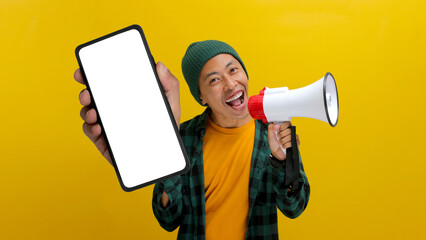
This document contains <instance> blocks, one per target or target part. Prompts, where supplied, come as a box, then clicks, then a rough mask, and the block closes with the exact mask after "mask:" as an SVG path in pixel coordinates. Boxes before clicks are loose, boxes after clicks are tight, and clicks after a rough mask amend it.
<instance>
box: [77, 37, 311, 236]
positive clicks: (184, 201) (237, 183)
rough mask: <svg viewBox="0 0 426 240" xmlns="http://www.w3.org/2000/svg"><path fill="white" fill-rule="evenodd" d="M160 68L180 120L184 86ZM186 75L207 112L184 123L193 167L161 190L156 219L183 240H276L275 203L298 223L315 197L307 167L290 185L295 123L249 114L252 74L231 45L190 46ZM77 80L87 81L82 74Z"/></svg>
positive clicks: (95, 137)
mask: <svg viewBox="0 0 426 240" xmlns="http://www.w3.org/2000/svg"><path fill="white" fill-rule="evenodd" d="M157 71H158V74H159V78H160V81H161V82H162V84H163V87H164V89H165V92H166V95H167V97H168V100H169V102H170V104H171V106H172V111H173V114H174V116H175V119H176V122H177V123H179V121H180V103H179V89H178V86H179V83H178V81H177V79H176V78H174V77H173V75H171V73H170V72H169V71H168V70H167V69H166V68H165V67H164V65H163V64H162V63H158V64H157ZM182 71H183V74H184V77H185V80H186V82H187V83H188V86H189V88H190V90H191V93H192V95H193V96H194V98H195V100H196V101H197V102H198V103H200V104H202V105H204V106H207V108H206V110H205V111H204V113H202V114H201V115H199V116H196V117H194V118H193V119H191V120H189V121H187V122H185V123H182V124H181V125H180V133H181V136H182V140H183V142H184V145H185V150H186V152H187V154H188V157H189V159H190V163H191V169H190V171H189V172H188V173H186V174H184V175H181V176H177V177H173V178H170V179H168V180H165V181H163V182H160V183H157V184H156V185H155V187H154V192H153V201H152V207H153V211H154V215H155V216H156V218H157V220H158V221H159V223H160V225H161V226H162V227H163V228H164V229H166V230H168V231H173V230H174V229H176V228H177V227H180V229H179V233H178V239H206V238H207V239H209V240H210V239H278V226H277V206H278V208H279V209H280V211H281V212H282V213H283V214H285V215H286V216H287V217H290V218H295V217H297V216H299V215H300V214H301V213H302V212H303V211H304V209H305V208H306V206H307V203H308V200H309V194H310V187H309V183H308V180H307V178H306V175H305V173H304V171H303V167H301V169H300V178H299V179H298V182H299V184H298V185H299V186H298V188H297V189H293V188H292V186H285V184H284V178H285V159H286V156H285V154H284V153H283V151H282V150H281V148H280V146H283V147H284V148H288V147H291V137H290V136H291V130H290V129H289V126H290V123H289V122H286V123H284V124H282V125H281V126H280V125H274V124H270V125H269V126H266V125H265V124H263V123H262V122H260V121H254V120H253V119H252V118H251V117H250V115H249V113H248V109H247V102H248V75H247V71H246V69H245V66H244V64H243V62H242V60H241V58H240V57H239V55H238V54H237V52H236V51H235V50H234V49H233V48H232V47H231V46H229V45H228V44H226V43H223V42H220V41H214V40H209V41H203V42H196V43H193V44H191V45H190V46H189V47H188V49H187V51H186V53H185V56H184V58H183V60H182ZM75 78H76V80H77V81H79V82H82V80H81V76H80V75H79V72H78V71H77V72H76V75H75ZM80 102H81V103H82V104H83V105H85V106H86V107H83V109H82V111H81V115H82V118H83V120H85V121H86V123H85V124H84V126H83V129H84V132H85V133H86V135H88V136H89V138H90V139H91V140H92V141H93V142H95V145H96V146H97V147H98V149H99V150H100V151H101V153H103V155H104V156H105V158H107V160H109V161H110V158H109V155H108V151H107V150H106V147H105V143H104V140H103V138H102V137H101V135H100V128H99V126H97V125H96V124H95V122H96V112H95V111H94V110H93V109H89V108H88V107H87V105H88V104H89V103H90V97H89V96H88V94H87V92H86V91H83V92H82V93H81V94H80ZM275 131H278V138H279V139H280V140H279V141H278V140H277V137H276V136H275ZM271 163H274V164H271Z"/></svg>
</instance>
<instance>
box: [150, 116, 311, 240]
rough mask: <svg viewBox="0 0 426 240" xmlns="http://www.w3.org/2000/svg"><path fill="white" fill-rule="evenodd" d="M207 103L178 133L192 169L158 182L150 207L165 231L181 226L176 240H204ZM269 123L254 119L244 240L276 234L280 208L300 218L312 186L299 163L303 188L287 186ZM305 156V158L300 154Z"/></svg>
mask: <svg viewBox="0 0 426 240" xmlns="http://www.w3.org/2000/svg"><path fill="white" fill-rule="evenodd" d="M210 111H211V110H210V109H209V108H207V109H206V111H204V113H203V114H201V115H199V116H197V117H195V118H193V119H192V120H189V121H187V122H185V123H182V124H181V126H180V133H181V136H182V140H183V143H184V145H185V150H186V151H187V154H188V157H189V159H190V162H191V170H190V171H189V172H188V173H186V174H184V175H181V176H177V177H174V178H170V179H168V180H166V181H164V182H160V183H157V184H156V185H155V187H154V192H153V199H152V208H153V211H154V215H155V217H156V218H157V220H158V222H159V223H160V225H161V226H162V227H163V228H164V229H166V230H167V231H173V230H175V229H176V228H177V227H180V228H179V233H178V239H205V233H206V231H205V228H206V220H205V192H204V166H203V154H202V146H203V141H202V139H203V137H204V134H205V131H206V128H205V126H206V122H207V118H208V114H209V112H210ZM270 153H271V151H270V149H269V144H268V128H267V125H265V124H263V123H262V122H261V121H256V133H255V142H254V147H253V155H252V163H251V170H250V183H249V187H250V189H249V196H247V197H249V215H248V226H247V233H246V239H256V240H257V239H278V224H277V207H278V209H279V210H280V211H281V212H282V213H283V214H284V215H285V216H287V217H289V218H296V217H298V216H299V215H300V214H301V213H302V212H303V211H304V210H305V208H306V206H307V204H308V201H309V195H310V187H309V183H308V179H307V177H306V175H305V172H304V170H303V165H302V163H300V166H301V169H300V177H299V183H300V184H299V188H298V189H295V190H293V191H289V189H288V188H286V187H285V186H284V178H285V168H283V169H279V168H276V167H273V166H271V164H270V160H269V154H270ZM300 159H301V158H300ZM163 191H166V193H167V194H168V195H169V198H170V202H169V205H168V206H167V207H166V208H163V207H162V206H161V202H160V199H161V195H162V193H163Z"/></svg>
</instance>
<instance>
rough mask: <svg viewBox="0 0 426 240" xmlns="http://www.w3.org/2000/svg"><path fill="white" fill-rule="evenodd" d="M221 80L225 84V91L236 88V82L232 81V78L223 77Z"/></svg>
mask: <svg viewBox="0 0 426 240" xmlns="http://www.w3.org/2000/svg"><path fill="white" fill-rule="evenodd" d="M223 80H224V82H225V84H224V89H225V91H229V90H234V88H235V87H236V86H237V81H235V79H233V78H232V77H223Z"/></svg>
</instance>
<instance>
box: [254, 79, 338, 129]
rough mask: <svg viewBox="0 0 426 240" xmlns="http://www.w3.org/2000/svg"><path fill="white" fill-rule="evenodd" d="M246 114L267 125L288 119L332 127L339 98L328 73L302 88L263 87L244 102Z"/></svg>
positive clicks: (336, 115)
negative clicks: (306, 120) (299, 119)
mask: <svg viewBox="0 0 426 240" xmlns="http://www.w3.org/2000/svg"><path fill="white" fill-rule="evenodd" d="M248 109H249V112H250V115H251V116H252V117H253V118H254V119H262V121H263V122H264V123H267V122H275V123H278V122H284V121H290V120H291V118H292V117H307V118H315V119H318V120H321V121H324V122H326V123H329V124H330V125H331V126H333V127H335V126H336V124H337V120H338V119H339V98H338V95H337V87H336V81H335V80H334V77H333V75H331V73H326V74H325V76H324V77H323V78H321V79H320V80H318V81H316V82H314V83H312V84H310V85H308V86H306V87H303V88H298V89H293V90H289V89H288V88H287V87H281V88H271V89H270V88H264V89H263V90H262V91H260V93H259V95H254V96H251V97H250V99H249V102H248Z"/></svg>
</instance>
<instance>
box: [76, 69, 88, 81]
mask: <svg viewBox="0 0 426 240" xmlns="http://www.w3.org/2000/svg"><path fill="white" fill-rule="evenodd" d="M74 79H75V80H76V81H77V82H79V83H81V84H86V83H85V82H84V79H83V75H82V74H81V71H80V68H78V69H77V70H75V72H74Z"/></svg>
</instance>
